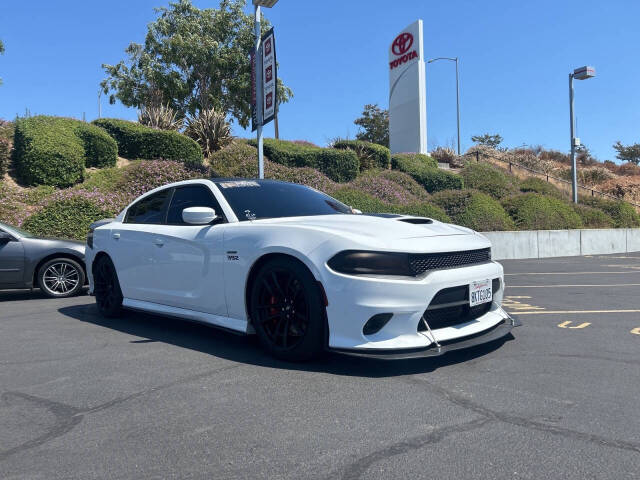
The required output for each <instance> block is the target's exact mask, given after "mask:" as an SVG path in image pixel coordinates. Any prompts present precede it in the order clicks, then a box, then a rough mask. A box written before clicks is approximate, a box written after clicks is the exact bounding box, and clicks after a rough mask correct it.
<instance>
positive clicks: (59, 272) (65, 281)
mask: <svg viewBox="0 0 640 480" xmlns="http://www.w3.org/2000/svg"><path fill="white" fill-rule="evenodd" d="M38 285H40V290H42V292H43V293H44V294H45V295H47V296H48V297H51V298H66V297H71V296H73V295H76V294H78V292H80V290H81V289H82V287H83V285H84V270H83V269H82V267H81V266H80V264H79V263H78V262H76V261H75V260H71V259H70V258H54V259H52V260H49V261H48V262H46V263H45V264H44V265H42V266H41V267H40V269H39V270H38Z"/></svg>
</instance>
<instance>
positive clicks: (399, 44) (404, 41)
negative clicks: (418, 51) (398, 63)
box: [391, 32, 413, 55]
mask: <svg viewBox="0 0 640 480" xmlns="http://www.w3.org/2000/svg"><path fill="white" fill-rule="evenodd" d="M411 45H413V35H411V34H410V33H407V32H404V33H401V34H400V35H398V36H397V37H396V39H395V40H394V41H393V43H392V44H391V51H392V52H393V53H394V54H396V55H404V54H405V53H406V52H407V51H408V50H409V49H410V48H411Z"/></svg>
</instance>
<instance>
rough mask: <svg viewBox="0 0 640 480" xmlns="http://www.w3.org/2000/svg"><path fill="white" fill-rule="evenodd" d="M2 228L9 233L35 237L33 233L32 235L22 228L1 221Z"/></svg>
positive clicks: (16, 235)
mask: <svg viewBox="0 0 640 480" xmlns="http://www.w3.org/2000/svg"><path fill="white" fill-rule="evenodd" d="M0 229H1V230H4V231H5V232H7V233H10V234H11V235H13V236H15V237H25V238H32V237H33V235H31V234H30V233H29V232H25V231H24V230H22V229H20V228H17V227H12V226H11V225H7V224H6V223H2V222H0Z"/></svg>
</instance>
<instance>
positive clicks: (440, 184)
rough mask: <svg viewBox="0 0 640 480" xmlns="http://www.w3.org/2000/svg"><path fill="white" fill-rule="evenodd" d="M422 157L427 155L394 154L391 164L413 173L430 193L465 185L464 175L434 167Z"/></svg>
mask: <svg viewBox="0 0 640 480" xmlns="http://www.w3.org/2000/svg"><path fill="white" fill-rule="evenodd" d="M420 157H426V155H421V156H418V155H406V154H402V155H394V156H393V157H391V166H392V167H393V168H394V169H396V170H400V171H401V172H404V173H408V174H409V175H411V176H412V177H413V179H414V180H415V181H416V182H418V183H419V184H420V185H422V186H423V187H424V188H425V190H426V191H427V192H429V193H434V192H439V191H441V190H460V189H462V188H463V187H464V181H463V179H462V177H460V176H459V175H456V174H455V173H450V172H445V171H443V170H438V168H437V166H436V168H433V167H431V166H429V164H428V162H426V161H424V160H422V159H421V158H420ZM427 158H431V157H427Z"/></svg>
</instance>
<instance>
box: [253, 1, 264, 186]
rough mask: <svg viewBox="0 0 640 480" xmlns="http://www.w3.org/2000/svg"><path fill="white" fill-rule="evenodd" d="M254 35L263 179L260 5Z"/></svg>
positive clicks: (258, 132) (259, 145)
mask: <svg viewBox="0 0 640 480" xmlns="http://www.w3.org/2000/svg"><path fill="white" fill-rule="evenodd" d="M254 33H255V36H256V44H255V62H256V117H257V122H258V128H257V130H258V131H257V136H258V138H257V141H258V178H264V150H263V138H262V56H261V55H260V40H261V36H262V32H261V31H260V5H257V4H256V5H255V22H254Z"/></svg>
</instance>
